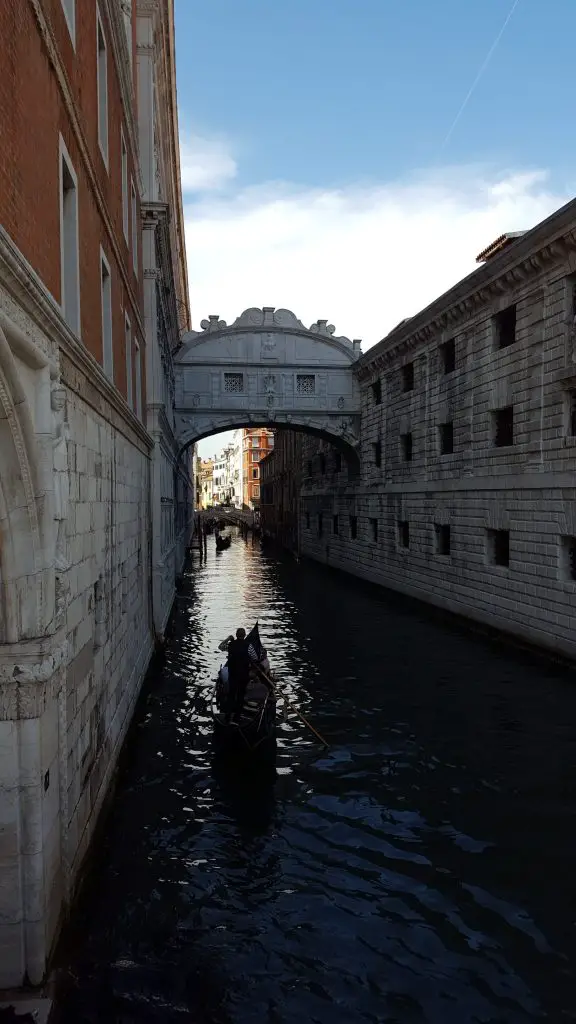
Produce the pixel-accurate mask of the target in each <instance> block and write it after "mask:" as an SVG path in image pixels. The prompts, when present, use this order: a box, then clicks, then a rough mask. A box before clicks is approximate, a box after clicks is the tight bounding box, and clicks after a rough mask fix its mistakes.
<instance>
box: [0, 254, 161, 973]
mask: <svg viewBox="0 0 576 1024" xmlns="http://www.w3.org/2000/svg"><path fill="white" fill-rule="evenodd" d="M55 392H57V393H58V397H59V398H60V397H63V399H64V402H63V403H62V402H61V401H58V402H55V401H54V400H53V395H54V394H55ZM63 424H64V425H65V430H63V429H62V427H63ZM62 437H64V443H63V444H62ZM150 446H151V441H150V438H149V437H148V435H147V434H146V432H145V430H144V429H143V428H142V426H141V424H140V423H139V421H138V420H137V418H136V416H135V415H133V414H131V413H130V410H129V409H128V407H127V406H126V403H125V402H124V401H123V399H122V398H121V397H120V396H119V395H118V393H117V392H116V390H115V389H114V387H113V386H112V385H111V384H110V382H109V381H108V379H107V378H106V376H105V375H104V373H103V372H102V370H101V369H100V367H99V366H98V365H97V364H96V362H95V360H93V359H92V357H91V356H89V355H88V354H87V353H86V350H85V349H84V348H83V347H82V346H81V345H80V343H79V342H78V341H77V340H76V339H75V338H74V336H73V335H72V334H71V333H70V332H69V329H68V328H67V326H66V325H65V324H64V321H63V320H62V318H61V314H60V311H59V309H58V308H57V306H56V304H55V303H54V301H53V300H52V299H51V297H50V296H49V295H48V293H47V292H46V291H45V290H44V289H43V286H42V285H41V283H40V281H39V280H38V278H36V276H35V275H34V273H33V271H32V270H31V268H30V267H28V266H27V265H26V264H25V263H24V261H23V260H22V259H21V257H20V256H19V254H18V253H17V251H16V250H15V249H14V247H13V246H12V244H11V242H10V240H9V239H8V238H7V236H6V235H4V234H2V235H0V529H1V535H2V549H1V550H2V559H1V562H0V594H1V600H0V987H7V986H12V985H16V984H20V983H22V982H23V981H24V980H25V979H28V980H29V981H31V982H32V983H38V982H39V981H40V980H41V979H42V977H43V974H44V970H45V964H46V957H47V955H48V953H49V950H50V948H51V946H52V943H53V941H54V938H55V936H56V934H57V931H58V927H59V923H60V921H61V919H62V915H63V913H64V908H65V906H66V904H67V901H68V899H69V897H70V893H71V891H72V889H73V886H74V881H75V878H76V876H77V872H78V867H79V865H80V862H81V860H82V858H83V856H84V854H85V852H86V850H87V848H88V844H89V842H90V839H91V837H92V834H93V831H94V827H95V823H96V820H97V816H98V812H99V809H100V807H101V804H102V801H103V799H104V797H105V794H106V791H107V789H108V786H109V783H110V777H111V773H112V771H113V769H114V765H115V762H116V758H117V755H118V752H119V749H120V745H121V743H122V740H123V737H124V735H125V732H126V728H127V726H128V723H129V721H130V718H131V715H132V710H133V707H134V703H135V701H136V698H137V696H138V692H139V689H140V684H141V681H142V678H143V675H144V672H145V670H146V667H147V664H148V660H149V657H150V653H151V650H152V626H151V615H150V598H149V589H148V585H147V579H148V576H149V570H150V548H149V539H150V521H149V514H148V508H149V498H148V488H149V479H150ZM56 447H57V448H58V459H59V461H58V462H57V463H56V466H55V461H54V459H55V448H56ZM62 459H63V460H64V468H62ZM66 467H67V472H66ZM55 468H56V470H57V471H56V472H55ZM59 473H61V474H62V475H65V476H66V482H65V485H64V484H63V483H62V481H59V480H58V476H59ZM58 488H60V493H59V494H58ZM58 548H60V552H59V554H60V558H59V559H58V558H57V554H58Z"/></svg>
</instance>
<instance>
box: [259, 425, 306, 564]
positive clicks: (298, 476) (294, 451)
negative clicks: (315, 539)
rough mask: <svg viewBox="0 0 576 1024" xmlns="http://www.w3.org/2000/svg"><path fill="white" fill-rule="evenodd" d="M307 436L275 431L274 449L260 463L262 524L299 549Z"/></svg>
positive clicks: (287, 545) (269, 533)
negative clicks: (303, 449)
mask: <svg viewBox="0 0 576 1024" xmlns="http://www.w3.org/2000/svg"><path fill="white" fill-rule="evenodd" d="M302 441H303V435H302V433H301V432H299V431H296V430H275V431H274V449H273V451H271V452H270V454H269V455H266V456H265V457H264V458H263V459H262V460H261V462H260V517H261V518H260V523H261V526H262V532H263V534H264V536H270V537H273V538H274V539H275V540H277V541H278V542H279V543H280V544H281V545H282V546H283V547H285V548H287V549H288V550H290V551H298V550H299V535H298V523H299V505H300V488H301V485H302Z"/></svg>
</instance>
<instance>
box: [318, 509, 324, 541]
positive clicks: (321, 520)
mask: <svg viewBox="0 0 576 1024" xmlns="http://www.w3.org/2000/svg"><path fill="white" fill-rule="evenodd" d="M323 526H324V523H323V516H322V513H321V512H319V513H318V536H319V537H321V536H322V529H323Z"/></svg>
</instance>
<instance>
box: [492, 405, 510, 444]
mask: <svg viewBox="0 0 576 1024" xmlns="http://www.w3.org/2000/svg"><path fill="white" fill-rule="evenodd" d="M493 417H494V445H495V447H496V448H505V447H507V445H511V444H514V408H513V406H511V405H508V406H506V408H505V409H497V410H496V412H495V413H493Z"/></svg>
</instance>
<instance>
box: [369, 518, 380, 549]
mask: <svg viewBox="0 0 576 1024" xmlns="http://www.w3.org/2000/svg"><path fill="white" fill-rule="evenodd" d="M370 530H371V533H372V540H373V541H374V543H375V544H377V543H378V520H377V519H371V520H370Z"/></svg>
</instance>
